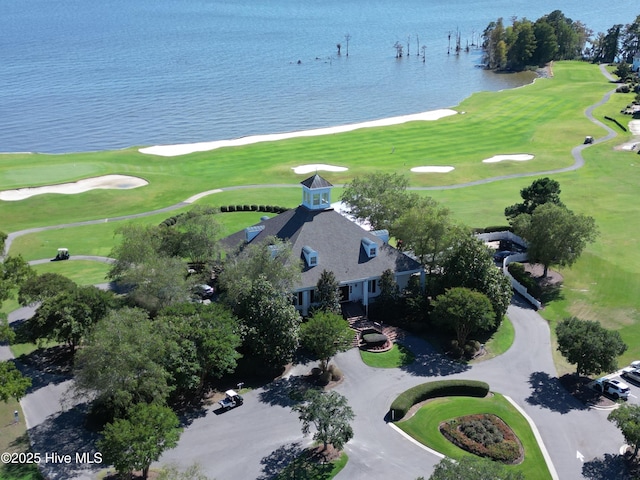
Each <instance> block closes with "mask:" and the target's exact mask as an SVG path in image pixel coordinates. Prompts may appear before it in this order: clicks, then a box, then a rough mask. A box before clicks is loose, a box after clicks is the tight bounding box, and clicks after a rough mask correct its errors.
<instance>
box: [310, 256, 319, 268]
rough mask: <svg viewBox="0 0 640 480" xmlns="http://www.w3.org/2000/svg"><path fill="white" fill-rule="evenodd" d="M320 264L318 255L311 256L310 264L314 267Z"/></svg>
mask: <svg viewBox="0 0 640 480" xmlns="http://www.w3.org/2000/svg"><path fill="white" fill-rule="evenodd" d="M317 264H318V257H316V256H313V257H309V266H310V267H313V266H315V265H317Z"/></svg>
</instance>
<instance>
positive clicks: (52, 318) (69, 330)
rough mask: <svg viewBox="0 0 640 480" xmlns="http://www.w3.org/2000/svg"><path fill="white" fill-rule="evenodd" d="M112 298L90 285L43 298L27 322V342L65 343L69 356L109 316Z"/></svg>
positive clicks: (109, 294) (73, 353) (75, 287)
mask: <svg viewBox="0 0 640 480" xmlns="http://www.w3.org/2000/svg"><path fill="white" fill-rule="evenodd" d="M113 302H114V299H113V294H112V293H111V292H106V291H103V290H100V289H99V288H96V287H94V286H92V285H88V286H83V287H77V286H73V287H71V288H70V289H68V290H62V291H60V292H58V293H57V294H56V295H53V296H47V297H44V299H43V300H42V303H41V304H40V306H39V307H38V309H37V310H36V313H35V315H34V316H33V317H32V318H30V319H29V320H27V322H26V329H27V331H28V333H29V335H30V336H31V340H32V341H34V342H36V341H38V340H40V339H48V340H56V341H58V342H65V343H66V344H67V345H68V346H69V349H70V352H71V355H75V352H76V347H77V346H78V345H79V344H80V341H81V340H82V339H83V338H85V337H86V336H87V334H88V333H89V332H90V331H91V329H92V328H93V326H94V325H95V324H96V323H97V322H98V321H99V320H100V319H102V318H103V317H105V316H106V315H107V313H108V312H109V308H110V307H111V305H112V304H113Z"/></svg>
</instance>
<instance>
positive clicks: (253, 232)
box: [244, 225, 264, 243]
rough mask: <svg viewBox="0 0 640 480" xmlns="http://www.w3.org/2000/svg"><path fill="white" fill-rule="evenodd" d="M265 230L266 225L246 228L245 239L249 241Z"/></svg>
mask: <svg viewBox="0 0 640 480" xmlns="http://www.w3.org/2000/svg"><path fill="white" fill-rule="evenodd" d="M263 230H264V225H253V226H252V227H247V228H245V229H244V239H245V240H246V242H247V243H249V242H250V241H251V240H253V239H254V238H256V237H257V236H258V234H259V233H260V232H261V231H263Z"/></svg>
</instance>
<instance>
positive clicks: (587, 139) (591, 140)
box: [584, 135, 593, 145]
mask: <svg viewBox="0 0 640 480" xmlns="http://www.w3.org/2000/svg"><path fill="white" fill-rule="evenodd" d="M590 143H593V137H592V136H591V135H587V136H586V137H584V144H585V145H588V144H590Z"/></svg>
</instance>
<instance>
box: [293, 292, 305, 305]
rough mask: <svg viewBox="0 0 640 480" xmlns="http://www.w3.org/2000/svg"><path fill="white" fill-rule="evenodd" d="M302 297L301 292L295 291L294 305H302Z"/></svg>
mask: <svg viewBox="0 0 640 480" xmlns="http://www.w3.org/2000/svg"><path fill="white" fill-rule="evenodd" d="M302 299H303V292H298V293H296V295H295V297H294V300H295V304H296V306H298V307H301V306H302Z"/></svg>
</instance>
